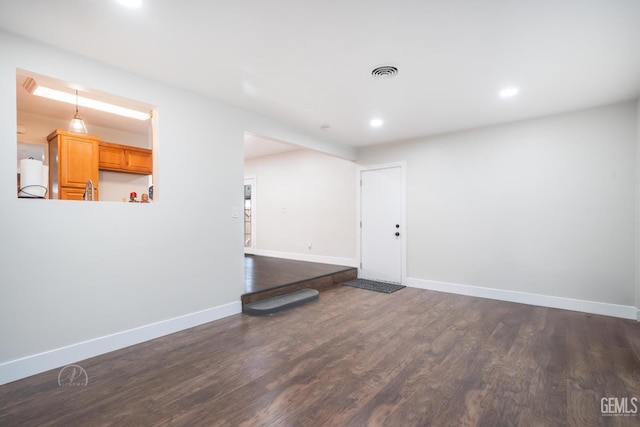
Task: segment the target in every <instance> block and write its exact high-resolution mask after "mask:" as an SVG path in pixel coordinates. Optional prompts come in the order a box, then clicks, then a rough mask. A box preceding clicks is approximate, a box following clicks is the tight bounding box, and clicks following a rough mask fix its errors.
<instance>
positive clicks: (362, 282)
mask: <svg viewBox="0 0 640 427" xmlns="http://www.w3.org/2000/svg"><path fill="white" fill-rule="evenodd" d="M343 285H345V286H353V287H354V288H360V289H368V290H370V291H377V292H384V293H386V294H390V293H392V292H395V291H398V290H400V289H402V288H406V286H404V285H396V284H394V283H384V282H376V281H374V280H367V279H355V280H351V281H349V282H345V283H343Z"/></svg>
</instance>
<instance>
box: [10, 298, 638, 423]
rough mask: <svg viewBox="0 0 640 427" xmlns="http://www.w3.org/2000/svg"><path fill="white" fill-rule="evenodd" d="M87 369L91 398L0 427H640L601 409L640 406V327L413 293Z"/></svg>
mask: <svg viewBox="0 0 640 427" xmlns="http://www.w3.org/2000/svg"><path fill="white" fill-rule="evenodd" d="M283 331H286V332H283ZM78 364H79V365H80V366H82V367H83V368H84V369H85V370H86V371H87V373H88V376H89V380H88V385H87V386H77V387H60V386H58V383H57V377H58V372H59V370H53V371H49V372H46V373H43V374H39V375H36V376H33V377H30V378H27V379H24V380H21V381H17V382H14V383H11V384H7V385H4V386H1V387H0V425H2V426H22V425H24V426H34V425H38V426H44V425H74V426H82V425H98V426H110V425H113V426H128V425H131V426H144V425H149V426H151V425H153V426H158V425H177V426H200V425H202V426H383V425H386V426H403V427H404V426H430V425H432V426H538V425H540V426H543V425H544V426H565V425H569V426H631V425H635V426H637V425H640V418H639V417H640V414H636V415H635V416H615V417H613V416H603V415H602V414H601V405H600V399H601V398H603V397H617V398H620V399H621V398H629V399H630V398H633V397H635V398H640V326H639V324H638V323H637V322H634V321H630V320H623V319H616V318H610V317H604V316H597V315H589V314H584V313H577V312H570V311H562V310H555V309H549V308H541V307H534V306H527V305H521V304H514V303H507V302H500V301H493V300H487V299H480V298H474V297H465V296H458V295H451V294H446V293H439V292H433V291H426V290H419V289H413V288H405V289H403V290H400V291H398V292H395V293H393V294H382V293H377V292H371V291H366V290H362V289H355V288H351V287H347V286H339V287H336V288H333V289H330V290H327V291H325V292H323V293H322V294H321V297H320V299H319V300H318V301H317V302H314V303H311V304H307V305H304V306H301V307H298V308H295V309H292V310H289V311H285V312H281V313H278V314H276V315H273V316H266V317H252V316H246V315H234V316H231V317H229V318H226V319H222V320H220V321H217V322H212V323H209V324H206V325H202V326H199V327H196V328H193V329H190V330H186V331H182V332H179V333H176V334H173V335H170V336H167V337H163V338H159V339H156V340H153V341H149V342H146V343H143V344H139V345H136V346H133V347H129V348H126V349H123V350H119V351H116V352H113V353H109V354H106V355H103V356H99V357H95V358H92V359H89V360H85V361H81V362H79V363H78ZM639 406H640V405H639Z"/></svg>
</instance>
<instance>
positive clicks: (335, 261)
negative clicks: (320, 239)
mask: <svg viewBox="0 0 640 427" xmlns="http://www.w3.org/2000/svg"><path fill="white" fill-rule="evenodd" d="M246 253H249V252H246ZM251 253H252V254H254V255H262V256H269V257H274V258H283V259H292V260H296V261H310V262H319V263H322V264H332V265H345V266H347V267H358V261H357V260H356V259H355V258H342V257H333V256H325V255H313V254H300V253H294V252H278V251H270V250H265V249H254V250H253V251H252V252H251Z"/></svg>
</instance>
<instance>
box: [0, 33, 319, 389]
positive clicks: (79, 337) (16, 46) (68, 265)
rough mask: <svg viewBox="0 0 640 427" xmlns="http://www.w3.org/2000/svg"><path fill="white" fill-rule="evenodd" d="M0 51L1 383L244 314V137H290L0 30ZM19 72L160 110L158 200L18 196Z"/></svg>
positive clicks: (246, 117)
mask: <svg viewBox="0 0 640 427" xmlns="http://www.w3.org/2000/svg"><path fill="white" fill-rule="evenodd" d="M0 46H1V49H2V55H0V93H2V94H4V96H2V97H0V123H1V126H0V236H1V238H0V245H1V247H0V249H1V250H2V254H3V256H2V258H1V261H0V262H1V267H0V289H1V292H2V297H1V298H0V343H1V344H0V383H3V382H7V381H11V380H13V379H17V378H21V377H24V376H27V375H30V374H33V373H36V372H40V371H44V370H47V369H52V368H54V367H56V366H60V365H63V364H67V363H70V362H72V361H77V360H80V359H83V358H86V357H90V356H93V355H95V354H99V353H101V352H106V351H111V350H114V349H116V348H119V347H122V346H124V345H129V344H134V343H136V342H140V341H142V340H145V339H149V338H152V337H154V336H159V335H162V334H166V333H169V332H172V331H175V330H179V329H181V328H186V327H189V326H192V325H193V324H197V323H203V322H206V321H210V320H213V319H215V318H219V317H222V316H225V315H229V314H232V313H238V312H239V311H240V295H241V294H242V292H243V290H244V281H243V272H244V268H243V244H242V240H243V238H242V236H243V230H242V220H241V218H232V215H231V212H232V208H233V207H237V208H238V209H239V208H240V207H241V206H242V202H243V200H242V185H243V136H244V131H255V130H256V129H264V128H267V127H268V128H269V130H271V131H273V132H274V133H282V134H292V135H295V131H290V130H288V129H286V128H284V127H282V126H280V125H278V124H277V123H274V122H272V121H269V120H267V119H263V118H260V117H256V116H254V115H250V114H246V113H244V112H243V111H241V110H238V109H235V108H229V107H226V106H223V105H221V104H219V103H217V102H214V101H212V100H209V99H206V98H203V97H200V96H196V95H194V94H190V93H188V92H185V91H182V90H178V89H175V88H172V87H169V86H165V85H162V84H159V83H156V82H154V81H151V80H148V79H145V78H142V77H140V76H136V75H133V74H130V73H127V72H124V71H121V70H118V69H115V68H112V67H109V66H106V65H104V64H101V63H98V62H95V61H92V60H89V59H87V58H84V57H81V56H78V55H75V54H71V53H68V52H65V51H62V50H58V49H55V48H51V47H49V46H46V45H43V44H40V43H36V42H31V41H28V40H26V39H23V38H20V37H16V36H13V35H10V34H7V33H4V32H0ZM17 68H20V69H26V70H30V71H32V72H35V73H39V74H43V75H48V76H51V77H53V78H57V79H60V80H64V81H70V82H74V83H76V84H79V85H84V86H87V87H91V88H95V89H96V90H100V91H103V92H107V93H111V94H114V95H117V96H123V97H127V98H130V99H137V100H140V101H141V102H145V103H148V104H150V105H156V106H157V107H158V111H157V113H156V114H155V116H154V122H155V123H157V129H156V130H155V132H156V136H157V140H156V145H155V146H154V147H153V148H154V157H155V159H154V169H155V170H156V172H158V178H156V182H154V189H155V190H156V191H155V193H156V194H155V195H156V196H159V197H157V199H158V201H157V202H156V203H153V204H131V203H78V202H73V201H60V200H25V199H18V198H16V195H15V179H16V156H17V151H16V119H17V117H16V96H15V76H16V69H17ZM315 143H317V144H318V145H322V144H321V143H319V142H315ZM89 375H91V374H90V373H89Z"/></svg>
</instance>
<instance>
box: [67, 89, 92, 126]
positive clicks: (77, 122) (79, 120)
mask: <svg viewBox="0 0 640 427" xmlns="http://www.w3.org/2000/svg"><path fill="white" fill-rule="evenodd" d="M69 132H73V133H82V134H87V133H89V132H87V127H86V126H85V125H84V122H83V121H82V118H81V117H80V115H79V114H78V91H77V90H76V113H75V114H74V115H73V119H71V123H69Z"/></svg>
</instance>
